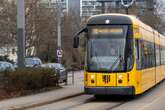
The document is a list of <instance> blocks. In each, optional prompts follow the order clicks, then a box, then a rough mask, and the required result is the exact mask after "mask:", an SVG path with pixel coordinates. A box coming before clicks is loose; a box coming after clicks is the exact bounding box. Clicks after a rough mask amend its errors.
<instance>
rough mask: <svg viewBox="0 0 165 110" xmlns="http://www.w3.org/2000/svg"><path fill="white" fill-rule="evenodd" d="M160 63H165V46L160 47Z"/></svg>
mask: <svg viewBox="0 0 165 110" xmlns="http://www.w3.org/2000/svg"><path fill="white" fill-rule="evenodd" d="M161 65H165V48H164V47H161Z"/></svg>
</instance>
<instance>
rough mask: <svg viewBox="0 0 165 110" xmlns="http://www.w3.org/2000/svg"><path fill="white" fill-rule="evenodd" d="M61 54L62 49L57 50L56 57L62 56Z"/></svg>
mask: <svg viewBox="0 0 165 110" xmlns="http://www.w3.org/2000/svg"><path fill="white" fill-rule="evenodd" d="M62 54H63V51H62V50H57V57H58V58H61V57H62Z"/></svg>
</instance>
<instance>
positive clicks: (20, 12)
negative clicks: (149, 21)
mask: <svg viewBox="0 0 165 110" xmlns="http://www.w3.org/2000/svg"><path fill="white" fill-rule="evenodd" d="M17 46H18V51H17V61H18V67H19V68H24V67H25V4H24V0H17Z"/></svg>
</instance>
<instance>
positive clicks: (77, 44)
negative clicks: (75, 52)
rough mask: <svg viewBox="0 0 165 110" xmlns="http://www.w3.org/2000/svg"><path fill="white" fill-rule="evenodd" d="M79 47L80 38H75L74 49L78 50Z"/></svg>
mask: <svg viewBox="0 0 165 110" xmlns="http://www.w3.org/2000/svg"><path fill="white" fill-rule="evenodd" d="M78 47H79V37H78V36H76V37H74V42H73V48H78Z"/></svg>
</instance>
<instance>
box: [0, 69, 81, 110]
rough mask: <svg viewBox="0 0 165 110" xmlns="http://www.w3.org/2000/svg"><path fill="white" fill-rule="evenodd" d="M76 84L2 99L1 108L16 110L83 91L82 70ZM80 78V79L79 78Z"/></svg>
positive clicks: (77, 75) (76, 76)
mask: <svg viewBox="0 0 165 110" xmlns="http://www.w3.org/2000/svg"><path fill="white" fill-rule="evenodd" d="M74 77H75V80H76V82H78V83H76V82H75V84H74V85H67V86H63V88H61V89H57V90H53V91H49V92H45V93H39V94H35V95H30V96H24V97H19V98H13V99H7V100H4V101H0V110H16V109H19V108H26V107H31V106H35V105H40V104H41V105H42V104H44V103H49V102H53V101H58V100H60V99H64V98H67V97H72V96H76V95H79V94H81V93H83V76H82V72H80V73H76V74H75V76H74ZM77 79H79V80H77Z"/></svg>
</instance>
